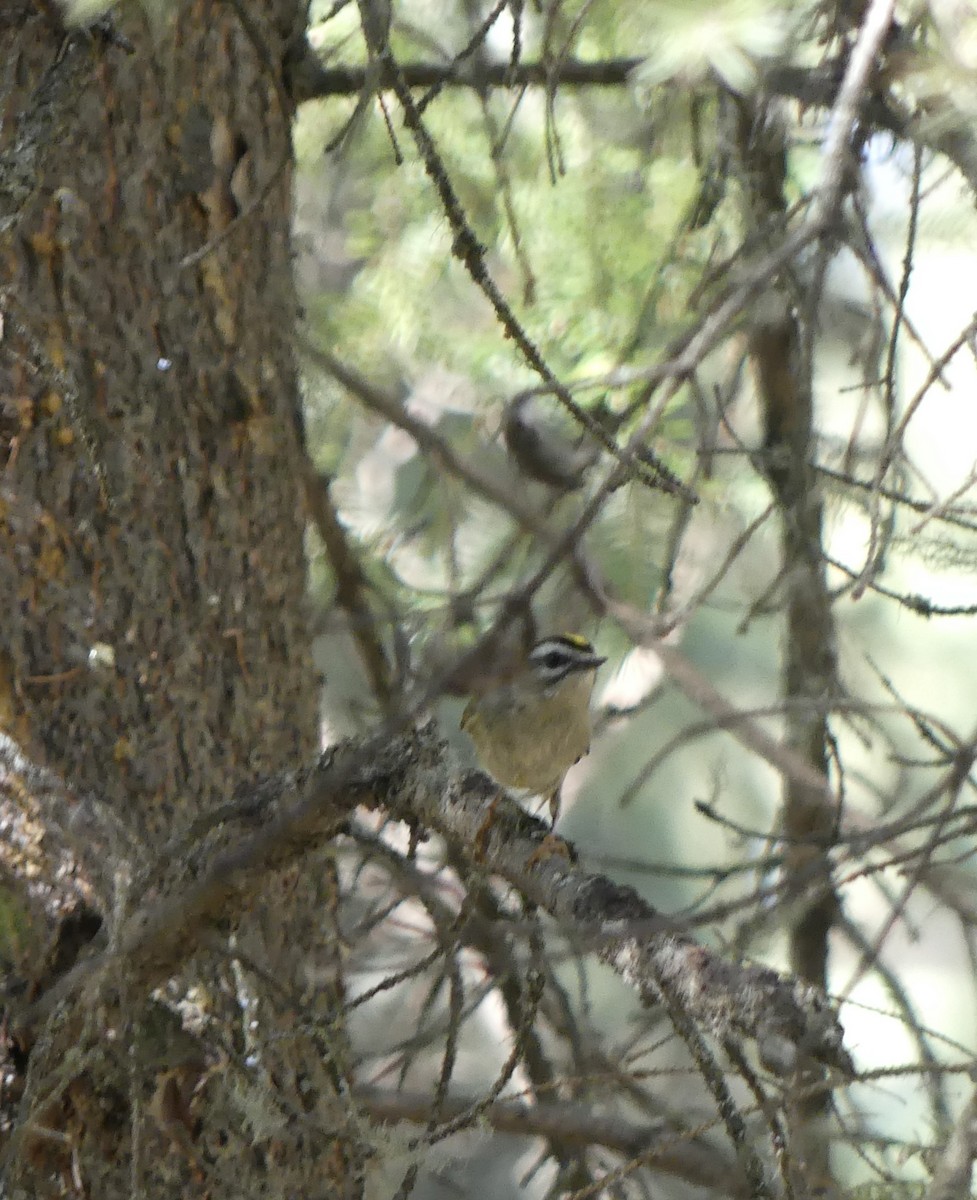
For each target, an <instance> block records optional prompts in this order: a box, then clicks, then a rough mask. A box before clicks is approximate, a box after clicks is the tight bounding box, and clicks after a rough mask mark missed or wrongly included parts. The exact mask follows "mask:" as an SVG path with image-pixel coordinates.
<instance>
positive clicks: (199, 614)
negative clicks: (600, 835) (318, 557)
mask: <svg viewBox="0 0 977 1200" xmlns="http://www.w3.org/2000/svg"><path fill="white" fill-rule="evenodd" d="M113 19H114V18H113ZM118 20H119V23H117V24H115V25H109V24H108V23H104V22H103V23H102V24H100V25H99V26H97V27H95V28H92V29H89V30H75V31H66V30H65V29H64V28H63V27H61V26H60V24H59V18H58V10H57V8H56V7H54V6H49V5H36V6H35V5H33V4H26V3H24V4H16V3H8V4H6V5H5V6H4V7H3V9H2V11H0V59H2V61H3V62H4V63H5V64H7V70H6V76H5V83H6V85H7V90H6V94H5V97H4V118H5V124H4V141H3V146H2V158H0V230H2V235H0V236H2V240H0V261H2V263H3V269H2V278H3V288H2V293H0V303H2V310H3V340H2V342H0V401H2V411H0V421H2V430H0V432H2V443H0V455H2V469H3V474H2V478H0V489H2V490H0V610H2V611H3V613H4V622H3V629H2V635H0V687H2V694H0V713H2V728H3V729H4V730H5V731H6V732H7V733H8V734H9V735H11V736H12V737H13V738H14V739H15V740H16V741H17V742H18V743H19V744H20V745H21V746H23V747H24V749H25V750H26V751H27V753H28V756H29V757H30V758H31V759H32V760H34V761H35V762H37V763H41V764H44V765H45V766H47V767H49V768H51V769H53V770H54V771H56V772H57V773H58V774H59V775H60V776H61V777H62V778H63V779H65V780H66V781H67V782H68V784H69V785H70V787H71V788H72V789H74V790H75V791H76V792H77V793H78V794H81V793H90V794H92V795H94V796H95V797H97V799H98V801H99V803H100V805H102V806H103V809H104V812H105V814H110V816H111V820H112V822H114V826H113V827H114V828H115V830H116V833H117V835H118V838H119V839H120V842H121V843H124V845H125V849H126V853H125V854H124V855H120V857H119V858H118V860H117V861H116V863H115V866H116V868H117V875H116V878H115V879H114V888H113V894H111V895H108V896H106V895H104V894H102V895H99V894H98V888H97V887H96V888H95V890H94V892H93V894H92V897H91V899H92V904H93V906H94V907H95V909H96V910H98V911H99V912H100V915H101V916H102V918H103V919H104V920H105V922H106V929H105V930H104V931H103V933H102V934H101V935H100V936H101V937H102V938H103V939H105V940H107V942H108V944H109V945H111V944H112V943H113V939H114V938H115V937H116V936H117V933H118V930H119V929H121V928H123V927H124V921H125V917H126V915H127V914H128V913H129V912H130V911H131V907H132V904H133V903H134V901H135V900H136V899H141V898H142V897H133V896H132V895H131V894H130V893H129V891H128V889H127V879H126V874H127V873H128V875H129V876H130V877H132V878H142V877H141V876H140V870H141V868H142V867H143V866H144V865H145V864H146V863H148V862H149V861H150V860H151V859H152V858H153V857H154V856H155V854H156V852H157V851H158V850H159V848H160V847H161V846H162V845H164V844H166V843H169V842H171V841H172V840H173V839H179V837H180V835H181V832H182V831H185V830H186V829H187V828H188V827H189V826H190V824H191V823H192V822H193V821H194V820H195V818H197V817H198V816H199V815H200V814H201V813H202V812H204V811H209V810H211V809H212V808H213V807H214V806H215V805H216V804H218V803H219V802H220V801H221V800H223V799H227V798H229V797H230V796H231V795H232V793H233V791H234V789H235V787H237V786H238V785H239V784H241V783H243V782H245V781H247V780H249V779H252V778H254V777H255V776H256V775H258V774H260V773H264V772H269V771H276V770H280V769H282V768H283V767H285V766H286V765H288V764H292V763H294V762H295V761H298V760H300V759H305V758H307V757H308V755H309V754H311V753H312V751H313V750H314V747H315V744H316V738H317V680H316V677H315V672H314V669H313V666H312V663H311V658H310V653H309V629H308V622H307V619H306V613H305V606H304V598H303V597H304V586H305V564H304V556H303V518H302V504H301V497H300V493H299V487H298V483H299V480H300V478H301V469H300V468H301V460H300V455H301V452H302V448H301V436H300V426H299V421H298V418H297V412H298V396H297V382H296V370H295V364H294V361H293V323H294V319H295V315H296V304H295V298H294V294H293V288H292V278H291V262H290V207H291V149H290V140H289V139H290V124H291V119H292V115H293V114H292V105H291V101H290V99H289V97H288V94H287V92H286V90H285V87H284V85H283V81H282V80H283V73H282V64H283V63H284V61H285V59H286V56H287V52H288V49H289V46H290V45H291V43H292V42H293V40H294V38H295V37H296V35H297V34H299V33H300V32H301V31H302V30H303V28H304V20H305V13H304V6H303V5H302V4H301V3H299V2H297V0H263V2H260V3H248V4H246V5H244V4H241V5H238V4H234V3H228V4H222V3H216V2H211V0H193V2H189V0H186V2H183V3H173V4H168V5H161V6H158V7H155V8H154V9H152V10H149V9H148V8H147V10H146V12H144V13H141V12H140V11H139V9H138V8H137V7H136V6H135V5H132V6H125V8H124V9H123V10H120V16H119V19H118ZM6 793H7V795H6V799H7V801H8V803H9V804H10V805H11V808H12V810H14V809H16V810H17V811H15V812H14V811H12V813H11V818H10V819H11V820H12V821H15V822H20V823H21V824H22V825H23V824H24V823H25V822H28V823H29V821H30V819H31V814H30V813H28V812H26V810H25V806H24V805H20V806H18V805H16V804H15V803H14V797H13V795H12V792H11V789H10V787H9V786H8V787H7V789H6ZM25 796H26V793H25V794H24V796H22V797H21V799H25ZM33 815H34V817H35V818H36V816H37V814H36V813H35V814H33ZM42 840H43V839H42ZM70 840H71V839H70V838H68V844H69V855H68V857H69V858H70V857H71V855H70ZM75 857H76V858H77V857H78V856H77V855H76V856H75ZM123 868H125V869H123ZM130 886H131V885H130ZM328 891H329V873H328V871H326V870H320V869H316V870H313V871H311V872H308V873H305V874H298V873H297V872H295V870H294V868H293V869H292V871H291V872H279V873H278V874H277V875H275V876H273V877H271V878H270V879H268V880H267V881H266V883H265V887H264V889H263V893H262V895H261V896H260V901H261V904H260V907H259V910H258V911H257V912H256V913H255V914H254V915H252V916H251V917H250V918H246V919H244V920H242V921H241V922H240V924H239V925H238V926H237V928H236V929H235V931H234V934H233V942H232V943H228V941H227V937H226V934H227V931H228V928H229V927H228V926H226V925H225V926H224V927H223V930H222V934H221V936H220V937H219V938H218V939H217V942H218V945H219V947H222V949H219V950H218V953H217V954H216V955H209V954H208V953H207V947H203V946H201V947H200V953H198V955H197V957H196V958H195V959H194V960H192V961H189V962H183V963H181V966H182V968H183V972H184V973H183V975H182V976H181V979H180V981H179V983H172V984H170V985H169V989H170V990H169V999H170V1000H171V1001H173V1002H175V1001H176V1000H178V999H179V998H180V997H181V996H182V997H183V999H184V1000H185V999H186V996H187V994H188V992H187V989H188V988H189V987H190V986H191V985H195V986H196V989H197V990H196V992H195V993H194V995H195V1007H196V1010H197V1016H198V1020H199V1023H200V1025H201V1027H202V1028H206V1029H207V1031H208V1039H207V1040H208V1045H209V1047H210V1048H211V1051H209V1052H208V1053H207V1054H204V1053H203V1052H202V1051H201V1050H200V1048H199V1043H196V1044H189V1045H184V1046H183V1047H182V1049H181V1048H179V1043H181V1040H182V1039H181V1031H180V1022H179V1020H177V1019H176V1018H175V1016H174V1015H173V1010H172V1009H171V1008H164V1007H162V1006H161V1005H160V1004H158V1003H156V1004H150V1003H149V1002H148V995H147V992H146V988H145V986H144V981H143V980H141V979H138V978H133V979H130V978H128V977H127V975H126V971H125V968H124V967H123V968H122V969H121V970H120V972H119V974H118V976H117V978H116V979H115V980H114V987H113V989H112V994H111V996H108V995H104V994H103V995H102V996H101V997H100V1002H99V1006H97V1007H93V1008H88V1009H86V1008H84V1007H82V1006H79V1005H77V1004H75V1005H71V1004H70V1003H66V1004H63V1005H61V1006H59V1007H57V1008H56V1010H55V1011H54V1012H53V1013H52V1014H51V1015H50V1016H49V1018H48V1020H47V1023H46V1024H45V1025H44V1026H43V1027H42V1028H40V1029H39V1030H38V1031H37V1033H36V1040H34V1038H33V1037H31V1038H30V1039H27V1040H25V1041H23V1042H22V1043H21V1044H20V1045H17V1046H15V1047H13V1048H12V1052H14V1051H16V1054H18V1055H20V1058H19V1060H18V1061H20V1062H22V1063H23V1065H25V1066H26V1083H22V1086H23V1087H24V1093H23V1099H22V1101H21V1104H20V1110H19V1112H18V1114H17V1126H16V1128H15V1132H14V1135H13V1136H12V1137H11V1138H10V1139H9V1141H8V1144H7V1146H6V1147H5V1159H4V1162H3V1168H4V1174H5V1178H6V1181H7V1186H8V1189H9V1191H8V1194H10V1195H15V1196H16V1195H30V1196H32V1197H41V1196H47V1195H61V1194H77V1193H78V1192H79V1191H84V1192H85V1193H86V1194H89V1195H97V1196H100V1197H112V1196H114V1195H120V1196H121V1195H127V1196H128V1195H130V1194H135V1193H136V1192H137V1191H139V1190H140V1189H141V1188H143V1187H147V1186H149V1182H148V1181H149V1180H150V1179H151V1180H152V1194H153V1195H154V1196H165V1195H174V1196H176V1195H186V1194H189V1191H188V1189H193V1190H196V1191H198V1192H201V1193H202V1192H203V1191H206V1193H207V1194H208V1195H210V1196H213V1197H217V1196H222V1195H227V1196H232V1195H233V1196H246V1195H259V1194H260V1195H274V1194H279V1193H280V1194H285V1193H286V1192H289V1191H290V1190H291V1192H292V1193H295V1192H297V1191H300V1190H301V1189H302V1186H303V1183H304V1181H306V1180H307V1178H308V1177H309V1174H310V1172H314V1174H315V1176H316V1178H317V1179H318V1180H319V1186H320V1187H321V1186H323V1183H324V1181H327V1180H329V1179H330V1178H332V1179H333V1180H334V1181H335V1183H336V1186H337V1187H339V1186H340V1180H346V1179H351V1177H352V1175H351V1173H350V1172H349V1171H348V1170H347V1166H348V1163H347V1162H346V1161H345V1158H346V1152H345V1150H344V1149H343V1144H342V1142H341V1140H339V1139H337V1138H336V1136H335V1125H334V1126H333V1127H331V1128H330V1127H329V1123H328V1122H326V1121H322V1120H319V1119H316V1120H313V1121H310V1122H309V1127H303V1126H302V1125H301V1121H300V1120H299V1117H303V1118H304V1117H308V1116H309V1114H311V1113H318V1114H319V1116H320V1117H321V1115H322V1113H324V1112H325V1110H326V1108H327V1107H328V1105H329V1103H330V1102H331V1098H332V1097H335V1094H336V1092H337V1090H341V1088H342V1087H343V1067H342V1065H341V1064H340V1063H339V1061H338V1055H339V1052H338V1051H337V1047H339V1046H341V1044H342V1035H341V1031H340V1030H339V1029H338V1028H334V1021H335V1016H336V1013H335V1008H336V997H337V992H336V989H337V988H338V981H336V980H335V979H334V971H333V968H334V966H335V963H334V960H333V957H332V951H331V946H330V935H329V933H328V932H323V929H322V926H323V922H322V921H321V919H319V920H318V921H316V922H315V923H314V924H313V914H315V913H321V912H322V907H323V904H324V902H325V900H324V898H325V897H326V895H327V893H328ZM62 900H63V902H62V903H61V904H60V906H55V905H51V906H50V908H49V910H48V911H49V918H50V920H51V922H52V924H54V923H56V921H58V920H61V919H62V918H63V915H64V912H65V910H66V909H68V910H71V901H70V897H63V898H62ZM234 915H235V916H236V915H237V914H234ZM97 925H98V922H97V920H96V921H95V922H94V923H93V927H94V928H97ZM326 925H327V926H328V922H327V923H326ZM286 927H287V928H288V930H289V937H288V938H286V937H285V936H284V929H285V928H286ZM56 933H57V931H56V930H53V931H52V937H56ZM230 946H233V947H234V953H240V954H241V955H242V956H244V954H245V952H246V954H247V957H248V958H249V960H250V961H252V962H254V963H257V964H260V967H261V969H263V970H264V971H266V972H267V973H268V976H269V977H270V978H273V979H275V980H276V981H277V985H278V986H277V990H276V989H272V988H267V987H263V986H261V985H258V984H252V983H248V985H247V986H244V985H242V983H241V976H240V973H238V975H237V976H236V977H235V976H234V975H233V973H232V972H231V970H230V957H229V955H230V950H229V947H230ZM289 947H302V955H303V956H305V957H304V958H303V959H302V960H300V956H299V953H298V952H297V951H296V950H290V949H289ZM79 953H80V954H82V955H84V953H85V950H84V945H83V944H82V945H79V946H76V947H75V948H74V951H73V953H72V955H69V956H68V960H67V962H63V963H61V964H60V967H59V970H62V969H64V967H65V966H70V961H71V958H72V957H74V956H75V955H77V954H79ZM310 963H315V964H316V965H317V968H318V969H321V971H322V972H323V975H324V977H325V979H326V986H322V983H321V981H320V986H319V987H318V988H317V990H316V999H315V1003H314V1004H313V1005H312V1008H311V1009H310V1010H306V1013H307V1014H308V1012H309V1011H311V1012H313V1013H315V1016H316V1018H320V1017H321V1019H322V1021H323V1025H324V1026H328V1027H329V1028H330V1029H331V1030H332V1032H331V1033H330V1035H329V1038H328V1039H327V1040H328V1042H329V1046H328V1047H327V1048H326V1049H325V1050H324V1049H323V1047H322V1046H321V1045H320V1044H319V1042H320V1041H321V1040H322V1039H321V1037H320V1032H319V1031H318V1030H316V1029H313V1030H312V1031H311V1032H309V1031H307V1030H302V1031H299V1032H297V1031H296V1030H295V1029H294V1028H292V1027H293V1026H294V1025H295V1012H296V1010H297V1007H298V1006H299V1005H302V1004H304V1003H306V1001H308V1000H309V997H308V995H307V993H308V991H309V984H308V980H309V978H310V975H311V973H312V972H311V971H310V969H309V967H310ZM33 965H34V967H35V968H38V970H33V971H29V972H28V976H29V977H28V979H27V981H26V986H28V987H29V988H31V989H32V990H35V991H38V992H40V991H42V990H43V988H44V987H46V986H47V985H48V984H49V983H50V981H51V978H50V977H51V972H50V971H49V972H48V973H47V974H46V975H45V976H44V978H43V979H41V978H39V967H40V964H38V963H34V964H33ZM54 974H55V975H56V974H57V971H55V972H54ZM329 979H334V985H335V986H330V985H329V984H328V980H329ZM235 980H236V981H235ZM155 982H157V983H159V982H165V980H160V979H156V980H155ZM245 993H247V997H245ZM245 998H247V999H248V1000H249V1001H253V1002H254V1003H255V1004H258V1005H259V1006H260V1011H261V1016H262V1021H261V1028H262V1029H263V1030H264V1032H265V1033H266V1034H267V1038H266V1040H265V1041H264V1042H263V1043H262V1044H258V1045H254V1044H251V1043H250V1042H249V1040H248V1039H249V1037H250V1036H251V1033H250V1026H249V1024H248V1019H249V1014H248V1013H245V1015H244V1018H243V1019H242V1015H241V1011H240V1009H239V1007H238V1006H239V1004H240V1003H241V1002H242V1000H243V999H245ZM313 1024H315V1021H313ZM286 1027H289V1028H288V1033H289V1036H288V1038H287V1039H285V1038H283V1037H282V1036H281V1035H282V1033H283V1032H284V1031H285V1029H286ZM276 1035H278V1036H277V1037H276ZM313 1047H314V1049H313ZM218 1049H219V1051H220V1055H221V1056H222V1058H223V1065H222V1066H221V1067H220V1068H218V1062H217V1057H216V1052H217V1051H218ZM247 1055H250V1058H247ZM248 1064H252V1065H250V1066H249V1065H248ZM343 1186H346V1185H345V1184H343ZM349 1186H350V1187H352V1186H353V1184H352V1183H349Z"/></svg>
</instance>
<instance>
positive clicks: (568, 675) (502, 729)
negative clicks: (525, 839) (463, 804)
mask: <svg viewBox="0 0 977 1200" xmlns="http://www.w3.org/2000/svg"><path fill="white" fill-rule="evenodd" d="M603 662H606V659H603V658H601V657H600V656H599V655H597V654H595V653H594V648H593V646H592V645H591V644H590V642H588V641H587V639H586V638H582V637H578V636H577V635H575V634H566V635H563V636H560V637H546V638H543V639H542V641H539V642H537V643H536V645H535V646H533V648H532V650H530V652H529V655H528V657H527V658H526V659H525V661H524V662H523V664H522V665H521V667H520V668H519V669H518V670H517V671H516V673H515V674H514V675H513V677H512V678H511V679H510V680H509V681H508V682H506V683H504V684H501V685H500V686H498V687H495V688H493V689H492V690H491V691H488V692H486V693H485V694H484V695H481V696H476V697H474V698H473V699H472V700H470V701H469V703H468V706H467V707H466V709H465V711H464V713H463V714H462V718H461V727H462V729H463V730H464V731H465V732H466V733H467V734H468V736H469V737H470V738H471V739H472V741H473V742H474V743H475V750H476V751H477V753H478V758H479V761H480V763H481V765H482V766H483V767H484V768H485V770H486V771H488V772H489V774H490V775H492V777H493V778H494V779H495V780H496V781H497V782H498V783H500V784H502V785H503V787H513V788H525V789H527V790H528V791H530V792H534V793H536V794H537V795H539V796H543V797H544V798H545V799H547V800H548V801H549V805H550V813H551V814H552V819H553V821H554V823H555V821H556V818H557V814H558V812H559V805H560V785H561V784H562V783H563V777H564V775H566V773H567V771H569V769H570V768H571V767H572V766H573V764H574V763H575V762H577V761H578V760H579V759H581V758H583V756H584V755H585V754H586V753H587V751H588V750H589V749H590V734H591V723H590V694H591V692H592V691H593V689H594V678H595V676H596V673H597V668H598V667H599V666H600V665H601V663H603Z"/></svg>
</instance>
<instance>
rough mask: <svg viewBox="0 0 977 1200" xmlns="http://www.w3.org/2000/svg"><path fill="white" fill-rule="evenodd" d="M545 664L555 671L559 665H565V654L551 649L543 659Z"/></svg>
mask: <svg viewBox="0 0 977 1200" xmlns="http://www.w3.org/2000/svg"><path fill="white" fill-rule="evenodd" d="M543 664H544V666H546V667H548V668H549V669H550V670H551V671H555V670H556V669H557V668H558V667H562V666H563V655H562V654H560V653H559V652H558V651H556V650H551V651H550V652H549V654H547V655H546V657H545V658H544V659H543Z"/></svg>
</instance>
